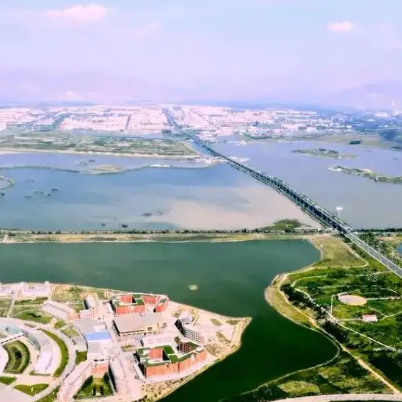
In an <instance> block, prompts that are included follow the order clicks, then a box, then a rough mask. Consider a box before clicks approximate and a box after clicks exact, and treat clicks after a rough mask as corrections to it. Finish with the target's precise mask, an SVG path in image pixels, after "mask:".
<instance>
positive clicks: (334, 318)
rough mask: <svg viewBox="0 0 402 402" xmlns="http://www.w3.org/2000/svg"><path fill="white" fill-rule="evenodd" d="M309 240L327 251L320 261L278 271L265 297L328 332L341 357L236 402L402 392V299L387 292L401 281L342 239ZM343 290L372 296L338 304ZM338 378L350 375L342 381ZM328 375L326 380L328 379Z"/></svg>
mask: <svg viewBox="0 0 402 402" xmlns="http://www.w3.org/2000/svg"><path fill="white" fill-rule="evenodd" d="M311 242H312V244H313V245H314V246H315V247H316V248H318V249H319V250H321V252H322V259H321V261H320V262H318V263H316V264H313V265H311V266H308V267H305V268H303V269H301V270H299V271H295V272H292V273H289V274H280V275H278V276H277V277H276V278H275V279H274V280H273V281H272V283H271V285H270V286H269V287H268V288H267V289H266V293H265V296H266V300H267V302H268V303H269V304H270V305H271V306H272V307H274V308H275V309H276V310H277V311H278V312H279V313H280V314H281V315H283V316H285V317H287V318H288V319H290V320H292V321H293V322H295V323H297V324H299V325H302V326H306V327H309V328H311V329H314V330H317V331H319V332H321V333H323V334H324V335H325V336H327V337H330V339H331V340H332V341H333V342H335V343H336V344H337V346H338V347H339V348H340V350H341V351H342V352H341V355H340V357H339V358H338V360H336V359H335V360H334V361H331V362H328V363H327V364H326V365H323V366H321V368H319V369H317V368H311V369H308V370H304V371H301V372H298V373H296V374H291V375H289V376H286V377H284V378H282V379H279V380H275V381H271V382H269V383H267V384H265V385H263V386H262V387H260V388H258V389H257V390H255V391H253V392H252V393H248V394H244V395H243V396H241V397H239V398H232V399H230V401H231V402H232V401H233V402H234V401H236V402H238V401H239V402H240V401H241V402H246V401H254V400H256V399H255V398H256V397H257V395H258V397H262V396H263V399H265V400H276V399H283V398H291V397H303V396H307V395H309V396H313V395H320V394H327V393H331V394H335V393H340V394H342V393H350V394H353V393H388V394H389V393H393V394H398V395H400V394H401V391H400V390H401V389H402V382H401V381H400V379H399V377H398V376H399V374H397V370H396V369H395V368H394V366H393V365H394V364H396V362H397V361H399V360H398V359H399V357H398V356H399V352H397V350H400V349H398V348H402V343H401V345H399V343H400V342H399V341H398V340H396V339H398V336H399V335H396V333H397V332H398V329H397V328H398V324H397V323H398V322H399V321H396V320H397V319H395V316H398V314H399V313H402V302H399V298H398V301H393V300H394V296H392V295H391V296H388V297H387V296H386V295H385V294H384V292H387V290H386V289H388V287H390V283H395V284H396V283H397V284H398V285H397V288H398V289H402V280H401V279H400V278H398V277H396V275H394V274H393V273H391V272H388V271H386V270H384V268H383V267H382V266H381V265H379V264H377V263H375V262H374V261H372V260H371V259H370V258H366V256H361V255H359V254H358V253H357V252H356V251H355V250H354V249H352V248H350V247H349V245H347V244H345V243H344V242H343V241H342V240H341V239H340V238H335V237H329V236H327V237H325V238H324V237H320V236H316V237H314V238H312V239H311ZM368 278H372V279H368ZM380 279H381V281H380ZM395 286H396V285H394V288H396V287H395ZM351 288H352V289H353V290H351ZM342 291H343V292H345V291H346V292H351V291H352V293H355V294H359V295H361V296H365V297H368V296H371V298H370V299H367V300H369V301H368V302H367V305H366V306H365V307H356V306H353V305H347V304H343V303H342V302H340V301H338V298H337V295H338V294H340V293H342ZM364 314H372V315H373V314H374V316H375V317H377V318H376V320H377V321H378V324H376V322H374V323H365V322H364V320H363V319H362V318H361V317H364ZM380 323H381V324H380ZM380 328H381V335H380V334H379V332H378V331H379V329H380ZM394 334H395V335H394ZM395 336H396V338H395ZM379 344H380V345H382V349H381V348H380V349H379V348H378V345H379ZM339 359H340V360H339ZM344 359H346V360H347V362H346V363H345V361H343V360H344ZM342 361H343V363H342ZM353 367H354V368H353ZM331 376H332V377H334V378H333V379H331ZM340 376H344V380H343V382H342V383H341V382H340V381H339V380H340ZM323 377H324V378H325V379H326V381H327V384H323V381H322V380H323ZM334 380H336V381H334ZM328 383H330V384H328ZM323 385H325V386H323ZM334 391H336V392H334ZM253 398H254V399H253ZM228 401H229V400H228Z"/></svg>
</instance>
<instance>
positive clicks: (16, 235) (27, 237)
mask: <svg viewBox="0 0 402 402" xmlns="http://www.w3.org/2000/svg"><path fill="white" fill-rule="evenodd" d="M315 236H319V234H318V233H316V234H315V233H311V232H310V233H297V232H294V233H208V232H197V233H163V232H156V233H113V232H112V233H110V232H91V233H69V232H64V233H63V232H54V233H52V234H48V233H45V232H43V233H33V232H31V231H17V230H15V231H14V230H0V243H2V244H16V243H133V242H162V243H163V242H240V241H251V240H298V239H311V238H314V237H315Z"/></svg>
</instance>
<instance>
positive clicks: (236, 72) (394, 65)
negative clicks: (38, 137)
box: [0, 0, 402, 102]
mask: <svg viewBox="0 0 402 402" xmlns="http://www.w3.org/2000/svg"><path fill="white" fill-rule="evenodd" d="M401 15H402V1H401V0H98V1H96V0H94V1H81V2H79V1H78V2H77V1H69V0H57V1H55V0H0V100H21V101H25V100H74V101H76V100H91V101H113V102H114V101H127V100H136V101H137V100H151V101H156V102H170V101H177V102H178V101H186V100H259V99H272V100H297V101H298V100H301V99H305V100H312V99H316V98H319V97H320V96H323V95H328V94H331V93H337V92H339V91H343V90H347V89H349V88H353V87H356V86H359V85H364V84H367V83H375V82H400V81H402V76H401V75H402V73H401V72H402V22H401V21H402V18H401V17H400V16H401Z"/></svg>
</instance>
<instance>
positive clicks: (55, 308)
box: [43, 300, 78, 321]
mask: <svg viewBox="0 0 402 402" xmlns="http://www.w3.org/2000/svg"><path fill="white" fill-rule="evenodd" d="M43 310H44V311H46V313H49V314H51V315H54V316H55V317H57V318H60V319H62V320H65V321H67V320H73V319H74V318H77V315H78V314H77V313H76V312H75V311H74V310H73V309H72V308H71V307H68V306H66V305H65V304H62V303H57V302H55V301H50V300H48V301H46V302H44V303H43Z"/></svg>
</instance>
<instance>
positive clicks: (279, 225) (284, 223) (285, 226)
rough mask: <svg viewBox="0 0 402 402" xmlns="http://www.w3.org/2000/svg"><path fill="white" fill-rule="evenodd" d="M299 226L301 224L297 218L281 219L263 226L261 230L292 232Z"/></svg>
mask: <svg viewBox="0 0 402 402" xmlns="http://www.w3.org/2000/svg"><path fill="white" fill-rule="evenodd" d="M301 226H302V224H301V223H300V222H299V221H298V220H297V219H281V220H279V221H276V222H275V223H274V224H273V225H271V226H267V227H264V228H262V229H261V230H263V231H264V230H267V231H284V232H292V231H294V230H295V229H298V228H300V227H301Z"/></svg>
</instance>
